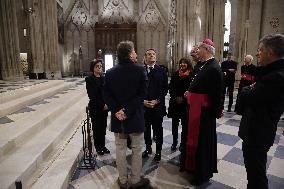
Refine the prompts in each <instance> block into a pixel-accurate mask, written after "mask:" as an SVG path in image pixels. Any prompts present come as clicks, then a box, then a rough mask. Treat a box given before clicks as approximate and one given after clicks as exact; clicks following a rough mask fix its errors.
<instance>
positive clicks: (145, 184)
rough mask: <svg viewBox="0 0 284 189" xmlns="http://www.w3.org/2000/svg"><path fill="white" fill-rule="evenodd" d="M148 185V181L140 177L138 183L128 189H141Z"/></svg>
mask: <svg viewBox="0 0 284 189" xmlns="http://www.w3.org/2000/svg"><path fill="white" fill-rule="evenodd" d="M149 184H150V180H149V179H147V178H144V177H141V179H140V181H139V182H137V183H135V184H131V185H130V187H129V189H135V188H143V187H145V186H148V185H149Z"/></svg>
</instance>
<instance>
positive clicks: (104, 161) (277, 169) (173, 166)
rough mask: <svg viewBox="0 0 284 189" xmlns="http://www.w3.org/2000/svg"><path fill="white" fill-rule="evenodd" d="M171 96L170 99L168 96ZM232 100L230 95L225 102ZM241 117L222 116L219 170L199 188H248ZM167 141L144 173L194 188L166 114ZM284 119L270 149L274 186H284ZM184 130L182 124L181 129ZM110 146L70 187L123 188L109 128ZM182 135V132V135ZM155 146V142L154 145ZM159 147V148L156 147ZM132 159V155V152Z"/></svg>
mask: <svg viewBox="0 0 284 189" xmlns="http://www.w3.org/2000/svg"><path fill="white" fill-rule="evenodd" d="M168 98H169V97H168V96H167V100H168ZM227 103H228V99H227V98H226V101H225V104H227ZM240 119H241V117H240V116H238V115H236V114H235V113H231V112H230V113H228V112H225V115H224V117H223V118H221V119H219V120H218V125H217V135H218V171H219V173H218V174H214V177H213V178H212V179H211V180H210V182H209V183H206V184H204V185H202V186H200V187H195V188H208V189H209V188H210V189H213V188H214V189H230V188H238V189H244V188H246V183H247V180H246V170H245V167H244V162H243V155H242V150H241V142H242V141H241V140H240V138H239V137H238V136H237V133H238V129H239V128H238V127H239V123H240ZM163 127H164V144H163V151H162V161H161V162H160V163H159V164H157V163H155V162H154V161H153V156H150V157H149V158H148V159H144V160H143V174H144V175H146V177H148V178H149V179H150V180H151V186H150V187H148V188H157V189H182V188H194V187H193V186H191V185H190V183H189V177H190V176H189V175H187V174H186V173H180V172H179V168H178V164H179V161H178V159H179V158H178V157H179V151H176V152H171V150H170V146H171V144H172V135H171V119H169V118H167V117H165V118H164V122H163ZM283 131H284V121H283V120H282V121H280V122H279V125H278V129H277V135H276V138H275V142H274V145H273V146H272V147H271V149H270V151H269V153H268V162H267V175H268V179H269V187H270V189H280V188H284V169H283V168H284V133H283ZM180 132H181V126H180V129H179V133H180ZM106 138H107V147H108V148H109V149H110V151H111V154H110V155H105V156H98V157H97V165H96V168H95V169H94V170H83V169H77V170H76V172H75V173H74V175H73V178H72V180H71V182H70V184H69V188H68V189H89V188H90V189H91V188H92V189H94V188H96V189H107V188H112V189H115V188H119V187H118V185H117V184H116V179H117V177H118V172H117V170H116V166H115V145H114V137H113V134H112V133H111V132H109V131H108V132H107V136H106ZM179 139H180V136H179ZM152 147H155V145H152ZM153 150H154V151H155V149H153ZM128 154H130V151H128ZM127 158H128V162H130V158H131V156H130V155H128V157H127Z"/></svg>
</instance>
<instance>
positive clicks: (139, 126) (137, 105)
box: [104, 60, 147, 133]
mask: <svg viewBox="0 0 284 189" xmlns="http://www.w3.org/2000/svg"><path fill="white" fill-rule="evenodd" d="M105 78H106V79H105V86H104V98H105V102H106V104H107V105H108V107H109V109H110V110H111V131H112V132H115V133H120V132H122V127H123V128H124V132H125V133H141V132H144V129H145V120H144V104H143V101H144V98H145V95H146V87H147V75H146V72H145V70H144V67H143V66H141V65H138V64H135V63H133V62H131V61H130V60H129V61H126V62H123V63H119V64H117V65H115V66H114V67H113V68H111V69H109V70H108V71H107V72H106V75H105ZM122 108H125V111H124V112H125V113H126V116H127V119H126V120H125V121H123V126H122V123H121V121H119V120H118V119H117V118H116V117H115V113H116V112H118V111H119V110H120V109H122Z"/></svg>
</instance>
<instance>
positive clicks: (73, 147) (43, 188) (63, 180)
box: [30, 127, 83, 189]
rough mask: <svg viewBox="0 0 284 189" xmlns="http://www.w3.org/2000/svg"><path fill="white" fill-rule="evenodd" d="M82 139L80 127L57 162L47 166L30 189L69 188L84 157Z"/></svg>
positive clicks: (34, 179)
mask: <svg viewBox="0 0 284 189" xmlns="http://www.w3.org/2000/svg"><path fill="white" fill-rule="evenodd" d="M82 138H83V137H82V132H81V127H79V128H78V130H76V133H74V136H73V137H72V140H70V142H69V143H68V145H66V147H65V148H64V150H63V151H62V152H61V153H60V155H59V156H58V157H57V158H56V160H55V161H53V162H52V164H51V165H49V166H47V168H46V170H43V173H41V174H38V175H36V176H35V178H33V179H32V180H33V182H34V183H33V185H32V186H31V187H30V189H50V188H54V189H59V188H68V185H69V181H70V179H71V177H72V174H73V173H74V171H75V170H76V168H77V165H78V163H79V161H80V159H81V156H82V140H83V139H82Z"/></svg>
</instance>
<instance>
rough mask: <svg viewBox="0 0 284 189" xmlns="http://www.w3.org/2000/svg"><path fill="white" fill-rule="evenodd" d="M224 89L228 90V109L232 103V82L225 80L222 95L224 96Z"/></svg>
mask: <svg viewBox="0 0 284 189" xmlns="http://www.w3.org/2000/svg"><path fill="white" fill-rule="evenodd" d="M226 89H227V90H228V93H229V105H228V109H231V108H232V105H233V93H234V82H225V85H224V89H223V94H224V97H225V96H226Z"/></svg>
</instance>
